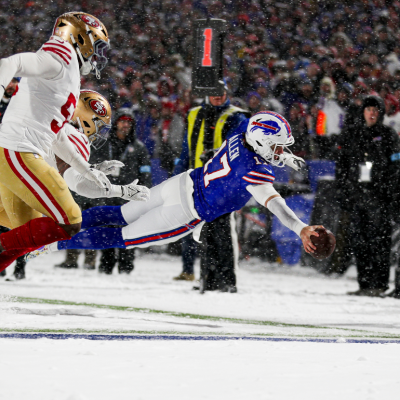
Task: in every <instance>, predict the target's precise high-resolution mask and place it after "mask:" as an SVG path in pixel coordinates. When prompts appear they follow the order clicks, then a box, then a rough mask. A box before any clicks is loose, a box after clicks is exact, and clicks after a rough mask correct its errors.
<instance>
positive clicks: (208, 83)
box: [192, 19, 227, 97]
mask: <svg viewBox="0 0 400 400" xmlns="http://www.w3.org/2000/svg"><path fill="white" fill-rule="evenodd" d="M193 28H194V35H193V36H194V59H193V68H192V91H193V94H194V95H196V96H200V97H203V96H218V95H221V94H222V93H223V88H222V87H221V85H220V84H219V83H218V82H219V81H222V80H223V67H224V66H223V41H224V37H225V34H226V31H227V23H226V21H224V20H222V19H199V20H197V21H195V22H194V24H193Z"/></svg>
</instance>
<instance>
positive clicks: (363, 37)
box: [0, 0, 400, 159]
mask: <svg viewBox="0 0 400 400" xmlns="http://www.w3.org/2000/svg"><path fill="white" fill-rule="evenodd" d="M0 4H1V7H0V9H1V12H0V22H1V26H2V30H1V32H0V37H1V40H0V56H1V57H6V56H9V55H12V54H14V53H17V52H23V51H35V50H37V49H39V48H40V46H41V45H42V44H43V43H44V42H45V41H46V39H47V38H48V37H49V35H50V34H51V29H52V27H53V23H54V21H55V19H56V17H57V16H58V15H60V14H61V13H63V12H66V11H72V10H77V11H78V10H79V11H84V12H88V13H90V14H93V15H95V16H96V17H98V18H99V19H100V20H101V21H102V22H103V23H104V24H105V26H106V27H107V29H108V32H109V37H110V38H111V47H112V49H111V51H110V54H109V64H108V66H107V68H106V69H105V70H104V71H103V74H102V79H101V80H99V81H97V80H96V79H95V77H94V76H93V75H91V76H89V77H83V81H82V87H83V88H86V89H94V90H97V91H99V92H101V93H102V94H104V95H105V96H106V97H107V98H108V99H109V101H110V103H111V104H112V107H113V109H114V110H118V109H119V108H121V107H129V108H131V110H132V111H133V113H134V116H135V120H136V135H137V137H138V138H139V139H140V140H141V141H142V142H144V143H145V145H146V147H147V149H148V151H149V153H150V156H151V157H152V158H159V157H160V154H158V151H159V150H158V149H160V148H163V147H162V146H159V143H160V141H161V142H162V141H164V142H165V141H168V140H170V138H171V140H174V141H175V142H178V143H179V139H180V135H181V134H182V135H183V130H184V119H185V115H186V113H187V111H188V110H189V109H190V108H191V107H192V106H193V105H197V104H198V103H199V102H201V101H202V99H196V98H193V97H192V96H191V92H190V83H191V64H192V57H193V52H192V48H193V43H192V40H193V38H192V25H193V21H195V20H196V19H201V18H207V17H210V18H222V19H225V20H226V21H228V25H229V31H228V34H227V36H226V40H225V51H224V59H225V70H224V76H225V79H226V81H227V84H228V86H229V89H230V98H231V102H232V104H234V105H238V106H240V107H241V108H246V109H248V110H249V111H251V112H252V113H254V112H257V111H259V110H262V109H269V110H274V111H277V112H279V113H282V114H283V115H284V116H285V117H286V118H287V119H288V120H289V122H290V124H291V126H292V129H293V132H294V135H295V138H296V144H295V145H294V148H293V151H294V152H295V153H296V154H298V155H300V156H302V157H304V158H307V159H315V158H328V159H329V158H330V157H332V154H331V147H332V145H334V143H335V135H338V134H339V133H340V131H341V129H342V128H343V126H344V125H345V124H347V123H353V122H354V119H355V118H356V117H355V116H356V115H357V107H358V106H360V104H361V102H362V99H363V97H365V96H366V95H367V94H378V95H379V96H381V97H382V98H383V99H384V101H385V105H386V116H385V123H387V124H388V125H390V126H392V127H393V128H394V129H395V130H396V131H397V132H400V113H399V111H400V106H399V98H400V80H399V78H400V59H399V56H400V30H399V19H400V2H399V1H385V0H355V1H342V2H337V1H329V0H327V1H323V2H322V1H313V0H310V1H300V0H292V1H291V2H277V1H268V0H253V1H244V0H236V1H235V0H230V1H229V0H227V1H212V0H199V1H190V0H183V1H181V0H163V1H161V0H159V1H153V0H146V1H140V0H134V1H133V0H120V1H118V2H117V4H114V3H113V4H111V3H105V2H99V1H91V0H86V1H85V0H84V1H82V2H75V1H60V0H58V1H56V0H55V1H51V2H49V1H41V0H38V1H23V0H7V1H4V0H3V1H0ZM175 147H176V146H173V148H175ZM178 147H179V146H178ZM176 152H177V154H179V148H177V149H176Z"/></svg>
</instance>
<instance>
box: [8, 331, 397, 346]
mask: <svg viewBox="0 0 400 400" xmlns="http://www.w3.org/2000/svg"><path fill="white" fill-rule="evenodd" d="M0 339H53V340H66V339H86V340H205V341H207V340H212V341H221V340H224V341H226V340H246V341H262V342H308V343H338V344H346V343H367V344H386V343H395V344H400V340H382V339H378V340H373V339H345V341H343V342H341V341H339V340H338V339H316V338H270V337H269V338H266V337H256V336H255V337H253V336H202V335H199V336H180V335H74V334H68V333H67V334H61V333H0Z"/></svg>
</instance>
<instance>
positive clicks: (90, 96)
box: [72, 90, 111, 150]
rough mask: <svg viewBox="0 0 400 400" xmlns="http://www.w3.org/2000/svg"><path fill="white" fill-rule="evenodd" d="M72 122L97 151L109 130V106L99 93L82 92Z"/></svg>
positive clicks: (91, 91)
mask: <svg viewBox="0 0 400 400" xmlns="http://www.w3.org/2000/svg"><path fill="white" fill-rule="evenodd" d="M72 122H73V123H75V125H77V127H78V129H79V131H80V132H82V133H83V134H84V135H86V136H87V138H88V139H89V142H90V144H91V146H93V147H94V148H95V149H96V150H97V149H99V148H100V147H101V146H103V144H104V143H105V142H106V140H107V137H108V133H109V131H110V129H111V106H110V104H109V102H108V101H107V99H106V98H105V97H104V96H103V95H101V94H100V93H97V92H95V91H94V90H82V91H81V93H80V95H79V100H78V103H77V105H76V109H75V113H74V116H73V117H72Z"/></svg>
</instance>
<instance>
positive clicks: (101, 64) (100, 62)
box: [70, 25, 110, 79]
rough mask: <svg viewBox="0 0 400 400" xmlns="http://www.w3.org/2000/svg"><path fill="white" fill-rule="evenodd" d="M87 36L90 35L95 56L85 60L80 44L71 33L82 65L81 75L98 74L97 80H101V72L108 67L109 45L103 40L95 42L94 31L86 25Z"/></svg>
mask: <svg viewBox="0 0 400 400" xmlns="http://www.w3.org/2000/svg"><path fill="white" fill-rule="evenodd" d="M86 34H87V35H88V37H89V39H90V41H91V42H92V45H93V54H92V55H91V56H90V57H89V58H87V59H85V58H84V57H83V55H82V52H81V50H80V48H79V44H78V43H76V41H75V39H74V36H73V35H72V33H71V35H70V36H71V41H72V43H73V45H74V47H75V50H76V52H77V54H78V57H79V60H80V62H81V64H82V66H81V68H80V73H81V74H82V75H88V74H89V73H90V72H93V73H94V74H96V78H97V79H100V72H101V71H102V70H103V69H104V68H105V66H106V65H107V62H108V59H107V50H108V49H109V48H110V45H109V43H107V42H105V41H104V40H102V39H98V40H97V41H96V42H94V40H93V35H92V31H91V30H90V29H89V27H88V26H87V25H86Z"/></svg>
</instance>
